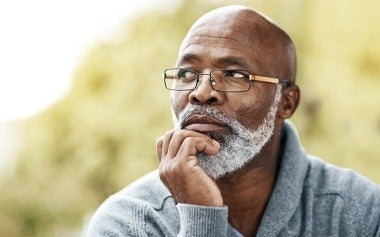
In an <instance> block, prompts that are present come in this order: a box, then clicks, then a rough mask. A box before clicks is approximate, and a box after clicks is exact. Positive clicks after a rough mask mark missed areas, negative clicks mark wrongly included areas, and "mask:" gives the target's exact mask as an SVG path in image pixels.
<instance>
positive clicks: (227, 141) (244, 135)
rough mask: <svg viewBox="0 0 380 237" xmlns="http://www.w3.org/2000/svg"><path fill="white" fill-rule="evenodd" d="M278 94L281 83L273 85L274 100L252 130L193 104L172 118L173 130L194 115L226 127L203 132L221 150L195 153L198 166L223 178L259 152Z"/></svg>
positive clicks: (266, 137) (268, 133)
mask: <svg viewBox="0 0 380 237" xmlns="http://www.w3.org/2000/svg"><path fill="white" fill-rule="evenodd" d="M280 97H281V86H278V87H277V91H276V95H275V98H274V101H273V103H272V105H271V107H270V109H269V112H268V114H267V115H266V116H265V118H264V120H263V122H262V123H261V124H260V125H259V126H258V127H257V128H256V129H254V130H250V129H247V128H245V127H244V126H243V125H242V124H241V123H239V122H238V121H236V120H235V119H232V118H230V117H229V116H227V115H225V114H224V113H222V112H220V111H218V110H217V109H215V108H214V107H211V106H194V107H192V108H191V109H190V110H186V111H183V112H182V113H181V114H180V115H179V119H178V120H177V119H175V118H174V124H175V128H176V129H181V128H182V125H183V123H184V122H185V121H186V120H187V119H188V118H189V117H191V116H193V115H196V114H202V115H207V116H210V117H213V118H215V119H217V120H219V121H221V122H223V123H224V124H227V125H229V126H230V129H227V131H226V132H225V133H223V134H220V133H218V132H215V133H214V132H211V133H207V134H206V135H208V136H210V137H211V138H212V139H214V140H216V141H217V142H219V143H220V145H221V149H220V151H219V153H218V154H217V155H216V156H211V155H207V154H204V153H202V152H199V153H198V154H197V157H198V162H199V163H198V164H199V166H200V167H201V168H202V169H203V170H204V171H205V172H206V174H207V175H208V176H210V177H211V178H213V179H214V180H217V179H220V178H222V177H225V176H227V175H229V174H231V173H234V172H235V171H237V170H240V169H242V168H243V167H244V166H245V165H247V164H248V163H249V162H250V161H252V160H253V159H254V157H255V156H256V155H257V154H258V153H259V152H260V151H261V149H262V148H263V147H264V145H265V144H267V142H268V141H269V140H270V138H271V137H272V135H273V131H274V125H275V119H276V112H277V105H278V102H279V100H280Z"/></svg>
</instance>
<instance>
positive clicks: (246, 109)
mask: <svg viewBox="0 0 380 237" xmlns="http://www.w3.org/2000/svg"><path fill="white" fill-rule="evenodd" d="M270 106H271V105H270V103H265V102H264V101H263V100H260V99H258V98H256V99H251V100H249V101H241V106H239V108H238V109H237V110H236V117H237V120H238V121H239V122H240V123H241V124H242V125H243V126H245V127H247V128H249V129H256V128H257V127H258V126H259V125H260V124H261V123H262V122H263V120H264V118H265V117H266V115H267V113H268V112H269V108H270Z"/></svg>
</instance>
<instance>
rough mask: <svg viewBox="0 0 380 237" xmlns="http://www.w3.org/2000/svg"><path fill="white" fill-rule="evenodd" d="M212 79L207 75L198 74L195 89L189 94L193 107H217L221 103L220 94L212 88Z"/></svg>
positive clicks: (221, 96) (221, 97)
mask: <svg viewBox="0 0 380 237" xmlns="http://www.w3.org/2000/svg"><path fill="white" fill-rule="evenodd" d="M211 83H213V79H212V78H211V77H210V75H209V74H200V75H199V82H198V86H197V88H195V89H194V90H193V91H192V92H191V93H190V94H189V100H190V103H192V104H195V105H217V104H220V103H222V100H223V95H222V93H221V92H219V91H216V90H214V89H213V88H212V86H211Z"/></svg>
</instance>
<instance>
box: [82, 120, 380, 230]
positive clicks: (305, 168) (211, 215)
mask: <svg viewBox="0 0 380 237" xmlns="http://www.w3.org/2000/svg"><path fill="white" fill-rule="evenodd" d="M87 236H88V237H98V236H104V237H106V236H108V237H110V236H120V237H121V236H207V237H212V236H215V237H221V236H241V235H240V234H239V233H238V232H237V231H236V230H235V229H234V228H233V227H231V225H229V223H228V206H225V207H205V206H197V205H189V204H181V203H176V202H175V200H174V198H173V197H172V196H171V195H170V193H169V191H168V190H167V189H166V188H165V186H164V185H163V184H162V183H161V181H160V178H159V177H158V172H157V171H154V172H152V173H150V174H147V175H146V176H144V177H142V178H140V179H139V180H137V181H136V182H134V183H133V184H131V185H129V186H128V187H126V188H125V189H123V190H121V191H120V192H118V193H116V194H114V195H112V196H111V197H109V198H108V199H107V200H106V201H105V202H104V203H103V204H102V205H101V206H100V207H99V209H98V210H97V211H96V213H95V215H94V216H93V218H92V220H91V222H90V225H89V229H88V233H87ZM257 236H262V237H270V236H323V237H325V236H344V237H349V236H377V237H380V186H378V185H377V184H375V183H373V182H371V181H369V180H368V179H366V178H364V177H362V176H360V175H359V174H357V173H355V172H353V171H351V170H348V169H341V168H338V167H335V166H333V165H331V164H328V163H326V162H324V161H322V160H320V159H318V158H316V157H313V156H311V155H308V154H306V152H305V151H304V150H303V149H302V148H301V146H300V143H299V141H298V136H297V134H296V131H295V129H294V128H293V126H292V125H291V124H290V123H288V122H287V123H286V124H285V127H284V152H283V155H282V157H281V160H280V169H279V173H278V177H277V180H276V184H275V187H274V190H273V193H272V195H271V197H270V200H269V203H268V205H267V207H266V210H265V212H264V215H263V217H262V220H261V223H260V227H259V230H258V233H257Z"/></svg>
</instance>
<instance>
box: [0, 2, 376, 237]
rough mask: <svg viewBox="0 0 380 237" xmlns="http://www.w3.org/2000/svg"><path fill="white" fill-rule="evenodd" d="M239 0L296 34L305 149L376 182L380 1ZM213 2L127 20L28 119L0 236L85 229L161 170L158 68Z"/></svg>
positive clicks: (165, 112) (167, 122)
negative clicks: (117, 195) (64, 89)
mask: <svg viewBox="0 0 380 237" xmlns="http://www.w3.org/2000/svg"><path fill="white" fill-rule="evenodd" d="M226 3H228V1H226ZM234 3H239V2H234ZM241 3H242V4H245V5H249V6H252V7H254V8H256V9H258V10H261V11H263V12H264V13H266V14H267V15H270V16H271V17H272V18H274V19H275V20H276V21H277V22H279V23H280V25H282V26H283V27H284V28H285V29H286V30H287V31H288V32H289V34H290V35H291V36H292V37H293V38H294V41H295V42H296V46H297V48H298V53H299V73H298V84H299V85H300V87H301V90H302V103H301V106H300V108H299V111H298V112H297V114H296V115H295V117H294V118H293V121H294V122H295V124H296V125H297V127H298V128H299V132H300V136H301V139H302V141H303V143H304V145H305V147H306V148H307V150H309V151H310V152H311V153H314V154H316V155H319V156H322V157H324V158H326V159H328V160H330V161H331V162H334V163H336V164H340V165H342V166H346V167H351V168H353V169H356V170H358V171H360V172H361V173H363V174H365V175H367V176H369V177H370V178H372V179H373V180H375V181H377V182H380V176H379V173H378V170H379V168H380V161H379V160H378V158H379V157H380V151H379V149H378V148H377V145H378V144H380V136H379V135H380V94H379V93H378V92H377V89H376V88H379V86H380V81H379V80H377V79H378V78H379V76H380V71H379V68H380V57H378V55H379V53H380V42H379V40H378V39H379V38H380V30H379V29H380V27H378V23H377V22H378V21H377V19H376V17H377V12H376V10H375V9H378V7H379V5H380V4H379V3H377V2H375V1H373V2H371V3H370V4H368V5H365V4H360V3H355V2H349V1H336V2H331V1H311V0H310V1H307V2H306V1H304V2H299V1H294V2H293V3H289V2H285V1H275V0H268V1H241ZM219 4H222V3H219ZM359 4H360V5H359ZM376 7H377V8H376ZM211 8H213V6H212V4H209V5H207V4H204V1H202V3H201V1H184V2H183V4H182V6H180V8H179V9H177V10H176V11H172V12H170V13H160V12H155V13H154V14H152V13H149V14H147V15H144V16H141V17H140V18H138V19H136V20H135V21H133V22H132V23H128V24H126V25H125V27H124V28H123V29H124V31H122V32H120V34H119V37H115V38H114V39H113V40H112V41H111V40H110V41H105V42H100V43H99V44H98V45H96V46H95V47H94V48H93V49H92V50H91V51H90V52H89V53H88V55H87V57H86V58H85V59H84V60H83V62H82V64H81V65H80V66H79V67H78V69H77V71H76V73H75V75H74V77H73V84H72V89H71V90H70V92H69V93H68V95H67V96H66V97H64V98H62V100H61V101H59V102H58V103H56V104H55V105H54V106H52V107H51V108H49V109H48V110H46V111H45V112H43V113H42V114H40V115H38V116H35V117H34V118H31V119H30V120H28V121H25V122H24V124H23V127H22V131H23V144H24V146H23V147H22V149H20V152H19V154H18V159H17V163H16V167H15V171H14V173H12V174H11V175H9V176H8V177H6V178H4V179H3V180H1V183H0V187H1V190H6V191H3V192H2V195H1V196H0V236H4V237H8V236H23V237H28V236H30V237H34V236H39V237H44V236H58V237H59V236H65V237H67V236H79V235H80V231H78V230H80V229H81V228H83V225H84V222H85V221H86V218H88V216H90V215H91V214H92V212H93V211H94V209H95V208H96V207H97V206H98V205H99V204H100V203H101V202H102V201H103V200H104V199H105V198H106V197H108V196H109V195H110V194H112V193H113V192H116V191H117V190H119V189H120V188H122V187H123V186H125V185H127V184H128V183H129V182H131V181H132V180H134V179H136V178H137V177H139V176H141V175H142V174H144V173H146V172H148V171H150V170H153V169H155V167H156V166H157V161H156V155H155V139H156V138H157V137H159V136H161V135H162V134H163V133H164V132H165V131H166V130H168V129H169V128H171V115H170V109H169V100H168V95H169V93H168V92H167V91H166V90H165V89H164V87H163V81H162V79H161V73H162V69H163V68H165V67H170V66H173V64H174V62H175V60H176V54H177V50H178V47H179V44H180V42H181V40H182V38H183V36H184V35H185V33H186V31H187V29H188V27H189V26H190V25H191V24H192V23H193V21H194V20H195V19H196V18H197V17H198V16H200V15H201V14H202V13H203V12H205V11H206V10H209V9H211ZM330 9H339V10H330Z"/></svg>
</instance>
